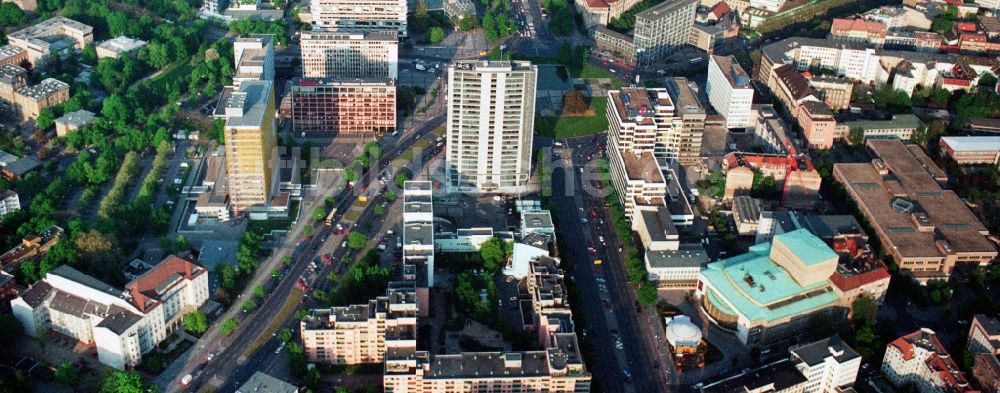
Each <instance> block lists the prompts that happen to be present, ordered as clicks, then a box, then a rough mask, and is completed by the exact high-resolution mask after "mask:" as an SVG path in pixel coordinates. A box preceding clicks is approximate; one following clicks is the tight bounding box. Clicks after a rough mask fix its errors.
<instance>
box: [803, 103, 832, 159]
mask: <svg viewBox="0 0 1000 393" xmlns="http://www.w3.org/2000/svg"><path fill="white" fill-rule="evenodd" d="M795 118H796V120H798V123H799V126H800V127H802V134H803V136H805V137H806V141H808V142H809V146H811V147H813V148H817V149H829V148H830V147H832V146H833V141H834V140H835V139H837V138H836V137H837V134H836V132H837V120H836V119H834V117H833V111H831V110H830V107H829V106H827V105H826V103H824V102H821V101H805V102H803V103H802V105H800V106H799V110H798V112H796V115H795Z"/></svg>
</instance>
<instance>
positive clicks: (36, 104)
mask: <svg viewBox="0 0 1000 393" xmlns="http://www.w3.org/2000/svg"><path fill="white" fill-rule="evenodd" d="M66 100H69V84H67V83H66V82H63V81H61V80H58V79H55V78H47V79H45V80H43V81H41V82H39V83H38V84H37V85H34V86H25V87H22V88H20V89H17V92H15V93H14V103H15V104H16V106H17V109H18V110H19V111H20V114H21V117H22V118H24V119H29V120H34V119H37V118H38V114H39V113H41V112H42V109H45V108H50V107H53V106H56V105H59V104H62V103H64V102H66Z"/></svg>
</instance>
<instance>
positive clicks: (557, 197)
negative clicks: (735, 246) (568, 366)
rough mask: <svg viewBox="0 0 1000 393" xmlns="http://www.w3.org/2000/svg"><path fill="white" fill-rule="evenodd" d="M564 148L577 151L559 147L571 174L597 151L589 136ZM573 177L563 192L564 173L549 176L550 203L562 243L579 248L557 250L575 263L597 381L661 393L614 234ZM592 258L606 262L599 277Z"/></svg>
mask: <svg viewBox="0 0 1000 393" xmlns="http://www.w3.org/2000/svg"><path fill="white" fill-rule="evenodd" d="M568 147H570V148H574V147H575V149H557V153H559V154H560V155H561V157H560V159H561V160H563V161H564V165H565V166H568V167H570V168H572V170H577V169H576V168H579V167H583V166H584V165H585V164H586V163H587V156H589V155H591V154H596V153H598V152H597V145H596V144H595V143H592V142H591V140H590V139H589V138H584V139H582V140H581V139H577V140H576V141H572V142H570V143H569V145H568ZM571 151H572V154H571V153H570V152H571ZM578 173H579V172H577V174H578ZM577 174H574V175H572V176H573V179H571V180H572V183H571V185H572V187H573V189H572V190H567V189H566V186H565V182H566V175H567V173H566V172H564V171H562V170H556V171H555V172H554V173H553V175H552V183H553V197H552V201H553V202H554V203H555V205H556V206H557V207H558V210H557V217H558V219H559V224H558V225H559V232H558V236H560V243H561V244H568V245H577V246H575V247H568V249H565V250H560V252H561V253H562V256H563V257H564V258H569V259H570V260H571V261H573V263H572V264H571V266H572V267H571V269H570V270H571V276H572V278H573V280H574V282H575V283H576V285H577V287H578V288H579V290H580V292H581V295H582V296H581V297H580V302H582V304H580V305H578V307H577V309H579V310H583V311H584V314H585V315H584V316H585V318H586V321H587V327H586V332H587V337H586V339H587V340H588V341H589V342H590V343H591V344H592V346H593V360H592V363H596V364H590V365H589V368H590V370H591V372H592V373H593V375H594V380H595V382H597V383H598V384H600V385H601V386H602V387H604V390H605V391H608V392H611V391H623V390H624V391H626V392H643V393H644V392H663V391H664V389H665V388H666V387H665V386H666V380H665V378H664V377H665V375H664V374H663V372H662V369H661V367H660V364H661V363H662V362H661V361H660V360H659V359H658V358H659V352H657V351H656V349H655V347H653V346H652V345H651V342H652V339H651V338H650V337H651V336H649V335H648V334H646V332H645V331H644V330H643V329H642V327H641V324H640V322H639V320H640V318H639V316H638V315H637V314H636V312H635V306H634V304H635V296H634V290H633V289H632V288H631V287H630V286H629V285H628V278H627V275H626V273H625V268H624V262H623V261H622V258H621V256H620V255H619V253H618V251H617V250H618V244H617V239H616V235H614V234H613V233H612V232H613V230H611V229H610V227H609V225H610V220H609V219H608V218H607V217H606V213H605V212H604V208H603V199H602V198H600V197H599V196H592V195H587V194H585V193H584V192H583V191H582V184H581V178H580V176H579V175H577ZM581 208H583V211H581V210H580V209H581ZM592 208H597V209H598V212H599V217H604V221H605V223H607V224H606V225H603V226H601V228H602V229H598V228H597V227H598V225H597V224H596V223H594V222H593V221H591V220H590V219H591V217H590V216H591V211H592ZM583 217H587V218H588V223H586V224H584V223H582V222H581V220H580V219H581V218H583ZM599 236H604V239H605V241H606V242H607V246H606V247H604V246H602V245H601V244H600V242H599ZM591 242H593V247H594V248H595V249H596V252H595V254H596V255H593V256H591V255H589V253H588V251H587V249H586V248H585V247H584V246H583V245H584V244H590V243H591ZM594 259H602V260H603V261H604V262H603V263H602V264H601V265H600V266H599V268H600V273H598V272H597V271H596V270H595V267H596V266H595V265H594V264H593V261H594ZM604 299H607V304H604V301H605V300H604ZM645 320H647V321H648V319H645ZM615 334H616V335H617V336H618V337H620V339H621V341H622V349H616V348H615V339H614V337H613V335H615ZM626 372H627V373H628V374H629V375H630V376H631V378H629V380H630V381H626V378H625V377H624V374H625V373H626ZM654 376H655V377H654Z"/></svg>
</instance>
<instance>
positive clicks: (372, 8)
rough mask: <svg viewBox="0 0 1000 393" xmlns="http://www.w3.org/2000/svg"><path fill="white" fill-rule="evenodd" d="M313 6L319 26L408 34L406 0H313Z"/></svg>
mask: <svg viewBox="0 0 1000 393" xmlns="http://www.w3.org/2000/svg"><path fill="white" fill-rule="evenodd" d="M309 5H310V7H309V8H310V10H311V12H312V21H313V25H314V26H316V27H321V28H324V29H337V28H348V29H360V30H394V31H396V32H398V33H399V35H400V36H403V37H406V12H407V5H406V0H311V1H310V2H309Z"/></svg>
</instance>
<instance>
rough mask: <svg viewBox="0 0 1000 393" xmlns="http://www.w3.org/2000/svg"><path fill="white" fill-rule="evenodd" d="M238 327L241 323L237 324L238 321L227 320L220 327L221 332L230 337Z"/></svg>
mask: <svg viewBox="0 0 1000 393" xmlns="http://www.w3.org/2000/svg"><path fill="white" fill-rule="evenodd" d="M238 327H240V323H239V322H236V319H234V318H226V320H224V321H222V324H221V325H219V331H220V332H222V334H225V335H227V336H228V335H230V334H233V332H235V331H236V328H238Z"/></svg>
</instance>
